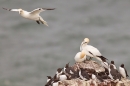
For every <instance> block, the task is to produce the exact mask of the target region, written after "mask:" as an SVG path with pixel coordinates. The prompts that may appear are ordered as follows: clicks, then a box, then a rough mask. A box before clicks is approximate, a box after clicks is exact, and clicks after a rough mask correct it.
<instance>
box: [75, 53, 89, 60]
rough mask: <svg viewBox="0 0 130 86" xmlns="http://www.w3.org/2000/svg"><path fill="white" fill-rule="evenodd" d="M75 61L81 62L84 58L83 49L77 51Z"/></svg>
mask: <svg viewBox="0 0 130 86" xmlns="http://www.w3.org/2000/svg"><path fill="white" fill-rule="evenodd" d="M74 59H75V62H83V61H85V60H86V54H85V51H81V52H78V53H77V54H76V55H75V57H74Z"/></svg>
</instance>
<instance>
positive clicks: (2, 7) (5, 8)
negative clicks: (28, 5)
mask: <svg viewBox="0 0 130 86" xmlns="http://www.w3.org/2000/svg"><path fill="white" fill-rule="evenodd" d="M2 8H3V9H4V10H8V11H11V9H7V8H4V7H2Z"/></svg>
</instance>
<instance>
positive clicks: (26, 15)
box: [3, 8, 55, 26]
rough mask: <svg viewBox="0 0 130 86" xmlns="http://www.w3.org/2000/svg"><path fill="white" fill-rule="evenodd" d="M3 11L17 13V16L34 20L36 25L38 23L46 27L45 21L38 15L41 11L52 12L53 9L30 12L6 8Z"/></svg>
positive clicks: (38, 9)
mask: <svg viewBox="0 0 130 86" xmlns="http://www.w3.org/2000/svg"><path fill="white" fill-rule="evenodd" d="M3 9H4V10H8V11H17V12H19V14H20V15H21V16H22V17H24V18H27V19H31V20H35V21H36V22H37V23H38V24H40V22H41V23H42V24H44V25H46V26H48V24H47V22H46V21H45V20H43V18H42V17H41V16H40V15H39V14H40V13H41V12H42V11H45V10H54V9H55V8H37V9H34V10H33V11H31V12H28V11H25V10H23V9H21V8H20V9H7V8H3Z"/></svg>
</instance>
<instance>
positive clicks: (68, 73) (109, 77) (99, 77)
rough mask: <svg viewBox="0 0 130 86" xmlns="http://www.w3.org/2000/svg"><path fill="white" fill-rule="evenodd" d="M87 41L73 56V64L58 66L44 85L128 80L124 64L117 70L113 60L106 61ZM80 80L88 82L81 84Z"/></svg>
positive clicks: (105, 85)
mask: <svg viewBox="0 0 130 86" xmlns="http://www.w3.org/2000/svg"><path fill="white" fill-rule="evenodd" d="M88 43H89V39H88V38H85V39H84V40H83V42H82V43H81V46H80V52H78V53H77V54H76V55H75V57H74V59H75V64H74V65H73V66H69V63H67V64H66V65H65V67H63V68H58V69H57V71H56V73H55V75H54V76H53V77H51V76H47V77H48V79H47V83H46V84H45V86H117V85H109V84H111V83H112V82H113V83H117V82H119V81H120V82H123V80H128V79H127V77H129V76H128V74H127V71H126V69H125V67H124V64H121V65H120V67H119V70H118V69H117V67H116V65H115V64H114V61H111V62H110V63H108V62H107V60H108V59H107V58H105V57H104V56H103V55H102V54H101V53H100V51H99V50H98V49H97V48H95V47H93V46H91V45H88ZM87 57H89V59H87ZM92 58H96V59H97V60H99V63H97V62H96V61H93V60H92ZM71 81H75V83H77V84H76V85H72V84H74V82H73V83H71ZM82 81H83V82H87V83H88V84H85V85H83V84H81V83H82ZM97 83H98V84H97ZM123 86H124V85H123ZM125 86H130V85H128V84H127V85H125Z"/></svg>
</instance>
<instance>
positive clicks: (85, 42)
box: [80, 38, 89, 51]
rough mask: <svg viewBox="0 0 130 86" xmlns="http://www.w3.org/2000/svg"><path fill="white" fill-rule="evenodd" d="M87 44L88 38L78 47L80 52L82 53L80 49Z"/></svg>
mask: <svg viewBox="0 0 130 86" xmlns="http://www.w3.org/2000/svg"><path fill="white" fill-rule="evenodd" d="M88 43H89V38H85V39H84V41H83V42H82V43H81V45H80V51H82V48H83V47H85V46H86V45H87V44H88Z"/></svg>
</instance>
